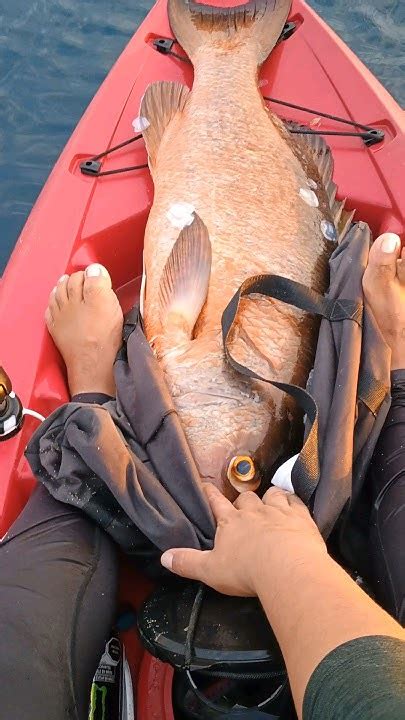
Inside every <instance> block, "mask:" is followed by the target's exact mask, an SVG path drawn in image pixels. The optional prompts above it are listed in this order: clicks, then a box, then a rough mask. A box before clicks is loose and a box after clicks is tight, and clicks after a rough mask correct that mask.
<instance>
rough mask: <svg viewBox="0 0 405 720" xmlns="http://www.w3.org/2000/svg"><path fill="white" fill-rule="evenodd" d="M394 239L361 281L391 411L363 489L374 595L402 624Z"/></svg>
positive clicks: (382, 245)
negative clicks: (383, 362)
mask: <svg viewBox="0 0 405 720" xmlns="http://www.w3.org/2000/svg"><path fill="white" fill-rule="evenodd" d="M404 255H405V253H404V251H403V250H402V252H401V249H400V243H399V238H398V237H397V236H396V235H392V234H386V235H383V236H382V237H381V238H378V239H377V240H376V241H375V243H374V245H373V247H372V248H371V252H370V262H369V265H368V267H367V270H366V272H365V275H364V292H365V297H366V301H367V302H368V303H369V306H370V307H371V310H372V312H373V314H374V316H375V319H376V320H377V322H378V325H379V327H380V329H381V332H382V333H383V335H384V338H385V340H386V342H387V344H388V345H389V347H390V348H391V369H392V373H391V396H392V402H391V408H390V411H389V413H388V416H387V419H386V422H385V425H384V427H383V430H382V432H381V435H380V437H379V440H378V443H377V446H376V449H375V452H374V457H373V460H372V463H371V466H370V471H369V476H368V485H367V488H368V490H369V492H370V494H371V500H372V504H373V512H372V517H371V530H370V550H371V552H370V557H371V560H372V566H373V574H374V583H375V586H374V587H375V592H376V596H377V598H378V600H379V602H380V603H381V604H382V605H383V606H384V607H385V608H386V610H388V611H389V612H390V613H391V614H392V615H393V616H394V617H396V618H397V619H398V620H399V622H401V623H402V624H405V548H404V527H405V260H404V259H403V258H404Z"/></svg>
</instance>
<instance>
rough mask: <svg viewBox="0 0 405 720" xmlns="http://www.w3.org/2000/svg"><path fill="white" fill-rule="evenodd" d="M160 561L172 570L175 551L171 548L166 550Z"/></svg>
mask: <svg viewBox="0 0 405 720" xmlns="http://www.w3.org/2000/svg"><path fill="white" fill-rule="evenodd" d="M160 562H161V563H162V565H163V567H164V568H166V570H171V569H172V567H173V553H172V551H171V550H166V552H164V553H163V555H162V557H161V558H160Z"/></svg>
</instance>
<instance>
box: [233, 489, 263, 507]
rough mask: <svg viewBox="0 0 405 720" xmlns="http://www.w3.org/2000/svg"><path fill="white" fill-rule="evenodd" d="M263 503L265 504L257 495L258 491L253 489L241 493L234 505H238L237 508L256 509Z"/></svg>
mask: <svg viewBox="0 0 405 720" xmlns="http://www.w3.org/2000/svg"><path fill="white" fill-rule="evenodd" d="M261 505H263V503H262V501H261V500H260V498H259V497H258V496H257V495H256V493H254V492H252V491H251V490H248V491H247V492H243V493H241V494H240V495H239V496H238V497H237V498H236V500H235V502H234V504H233V506H234V507H236V509H237V510H245V509H246V510H249V509H250V510H254V509H255V508H257V507H260V506H261Z"/></svg>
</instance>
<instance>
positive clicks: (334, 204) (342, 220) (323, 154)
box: [285, 122, 355, 241]
mask: <svg viewBox="0 0 405 720" xmlns="http://www.w3.org/2000/svg"><path fill="white" fill-rule="evenodd" d="M285 124H286V127H287V129H288V130H299V129H300V128H302V129H303V130H308V128H307V127H306V126H305V125H299V124H298V123H294V122H286V123H285ZM294 140H295V142H296V144H297V145H298V147H300V148H301V149H302V150H303V151H304V152H305V153H306V154H307V155H309V157H310V159H311V160H312V162H313V163H314V165H315V167H316V169H317V171H318V175H319V177H320V179H321V181H322V183H323V185H324V187H325V190H326V194H327V196H328V200H329V207H330V210H331V214H332V219H333V222H334V224H335V227H336V230H337V233H338V240H339V241H340V240H342V238H343V237H344V236H345V235H346V233H347V231H348V230H349V228H350V225H351V222H352V220H353V216H354V213H355V211H354V210H353V211H348V210H346V209H345V203H346V200H336V193H337V186H336V184H335V183H334V182H333V165H334V164H333V156H332V152H331V149H330V147H329V145H328V144H327V143H326V142H325V140H324V139H323V137H322V136H321V135H300V134H294Z"/></svg>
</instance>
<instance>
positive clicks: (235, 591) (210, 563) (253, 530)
mask: <svg viewBox="0 0 405 720" xmlns="http://www.w3.org/2000/svg"><path fill="white" fill-rule="evenodd" d="M204 490H205V493H206V495H207V498H208V502H209V504H210V506H211V509H212V512H213V514H214V517H215V520H216V522H217V531H216V535H215V544H214V548H213V549H212V550H205V551H202V550H192V549H189V548H174V549H172V550H167V551H166V552H165V553H163V555H162V557H161V563H162V565H163V566H164V567H165V568H167V569H168V570H171V571H172V572H173V573H175V574H176V575H181V576H182V577H186V578H190V579H193V580H200V581H202V582H204V583H205V584H206V585H210V586H211V587H212V588H214V590H217V591H218V592H221V593H224V594H225V595H234V596H241V597H249V596H254V595H258V594H259V585H260V580H261V578H262V577H263V574H264V573H265V574H266V576H267V577H268V576H269V574H271V575H272V577H274V579H275V580H276V578H277V569H278V568H280V565H281V566H283V569H285V566H286V565H287V566H288V567H290V568H291V571H292V572H293V568H294V564H295V563H302V562H303V561H306V560H307V559H308V560H309V561H311V562H312V561H313V557H314V555H319V553H321V554H323V555H324V554H326V546H325V543H324V541H323V539H322V537H321V535H320V533H319V530H318V528H317V526H316V525H315V523H314V521H313V520H312V518H311V516H310V514H309V512H308V510H307V508H306V506H305V505H304V503H302V502H301V500H300V499H299V498H298V497H297V496H296V495H293V494H291V493H287V492H285V491H284V490H280V489H278V488H271V489H270V490H268V491H267V493H266V494H265V495H264V497H263V500H260V498H259V497H258V496H257V495H255V493H253V492H246V493H242V494H241V495H239V497H238V499H237V500H236V501H235V503H234V505H232V504H231V503H230V502H229V500H227V499H226V498H225V497H224V496H223V495H222V493H221V492H220V491H219V490H218V489H217V488H216V487H215V486H214V485H211V484H210V483H205V484H204Z"/></svg>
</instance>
